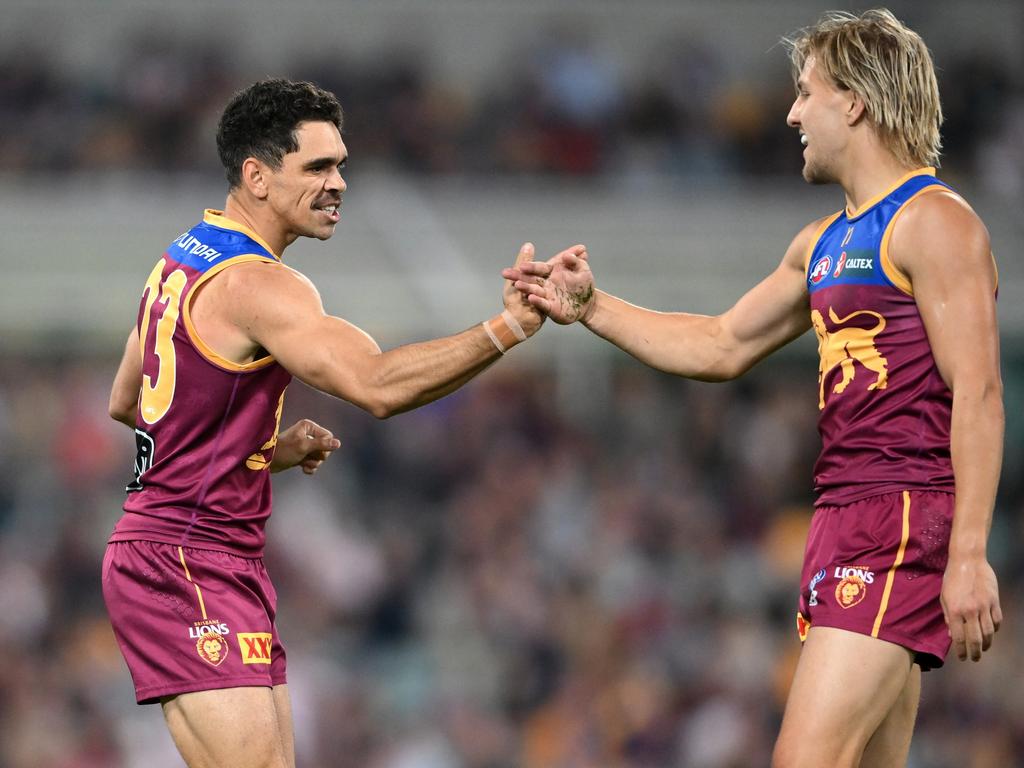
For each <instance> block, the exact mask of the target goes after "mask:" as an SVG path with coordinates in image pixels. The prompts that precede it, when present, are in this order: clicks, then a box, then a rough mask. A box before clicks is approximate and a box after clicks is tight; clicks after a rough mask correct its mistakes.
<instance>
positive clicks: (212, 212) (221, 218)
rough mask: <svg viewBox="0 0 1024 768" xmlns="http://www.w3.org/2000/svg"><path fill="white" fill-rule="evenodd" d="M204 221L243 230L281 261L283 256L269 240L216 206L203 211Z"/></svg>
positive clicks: (243, 232)
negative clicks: (268, 242) (278, 253)
mask: <svg viewBox="0 0 1024 768" xmlns="http://www.w3.org/2000/svg"><path fill="white" fill-rule="evenodd" d="M203 222H204V223H206V224H210V225H212V226H214V227H220V228H221V229H230V230H233V231H235V232H241V233H242V234H243V235H245V236H246V237H251V238H252V239H253V240H255V241H256V242H257V243H259V244H260V245H262V246H263V247H264V248H266V249H267V253H269V254H270V255H271V256H273V257H274V260H275V261H281V257H280V256H278V255H277V254H276V253H274V249H273V248H271V247H270V246H269V245H267V241H266V240H264V239H263V238H262V237H260V236H259V235H257V234H256V233H255V232H253V231H252V230H251V229H249V228H248V227H247V226H245V225H244V224H239V223H238V222H237V221H235V220H234V219H229V218H228V217H227V216H225V215H224V211H218V210H216V209H214V208H207V209H206V210H204V211H203Z"/></svg>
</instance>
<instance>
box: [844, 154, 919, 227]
mask: <svg viewBox="0 0 1024 768" xmlns="http://www.w3.org/2000/svg"><path fill="white" fill-rule="evenodd" d="M916 170H917V168H910V167H908V166H906V165H904V164H903V163H901V162H899V161H898V160H897V159H896V158H895V157H894V156H893V155H892V153H890V152H889V151H887V150H884V149H882V148H880V147H872V148H870V149H868V150H867V151H865V152H863V153H861V156H860V157H858V158H856V159H855V160H853V161H852V162H850V163H849V164H848V167H847V171H846V173H845V174H843V175H842V177H841V178H840V180H839V184H840V186H842V188H843V192H845V193H846V209H847V211H858V210H860V209H861V208H862V207H863V206H864V204H865V203H868V202H870V201H871V200H873V199H874V198H876V197H878V196H879V195H881V194H883V193H885V192H886V190H888V189H891V188H892V187H893V186H894V185H895V184H896V182H898V181H899V180H900V179H902V178H903V177H904V176H906V175H907V174H908V173H912V172H913V171H916Z"/></svg>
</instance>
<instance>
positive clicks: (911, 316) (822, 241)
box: [807, 168, 953, 504]
mask: <svg viewBox="0 0 1024 768" xmlns="http://www.w3.org/2000/svg"><path fill="white" fill-rule="evenodd" d="M939 189H948V187H946V185H945V184H943V183H942V182H940V181H938V180H937V179H936V178H935V176H934V170H933V169H930V168H928V169H922V170H919V171H916V172H914V173H911V174H908V175H907V176H905V177H904V178H902V179H900V181H899V182H897V183H896V184H895V186H894V187H893V188H891V189H890V190H888V191H887V192H885V193H884V194H882V195H880V196H879V197H877V198H875V199H873V200H871V201H869V202H868V203H867V204H865V205H864V206H862V207H861V209H860V210H858V211H856V212H854V213H850V212H848V211H840V212H839V213H836V214H834V215H833V216H831V217H830V218H829V219H827V220H826V221H825V223H824V224H823V225H822V227H821V228H820V230H819V232H818V234H817V236H816V237H815V239H814V242H813V243H812V246H811V249H810V251H809V259H808V262H807V289H808V291H809V293H810V304H811V321H812V323H813V326H814V331H815V333H816V334H817V336H818V352H819V355H820V364H819V369H818V385H819V389H818V407H819V408H820V409H821V415H820V419H819V421H818V429H819V432H820V434H821V441H822V450H821V455H820V456H819V457H818V461H817V464H816V465H815V467H814V483H815V490H816V492H817V494H818V503H819V504H847V503H849V502H852V501H856V500H858V499H863V498H866V497H868V496H874V495H877V494H881V493H888V492H894V491H903V490H912V489H931V490H947V491H952V490H953V465H952V462H951V460H950V437H949V433H950V418H951V413H952V403H953V398H952V394H951V392H950V391H949V388H948V387H947V386H946V384H945V382H943V380H942V377H941V376H940V375H939V371H938V368H937V367H936V365H935V360H934V358H933V357H932V351H931V347H930V345H929V343H928V336H927V334H926V333H925V328H924V323H923V321H922V319H921V315H920V313H919V312H918V309H917V304H916V303H915V301H914V292H913V286H912V285H911V284H910V281H909V279H908V278H907V276H906V275H905V274H903V273H902V272H901V271H899V270H898V269H897V268H896V267H895V265H894V264H893V262H892V260H891V258H890V257H889V253H888V245H889V237H890V235H891V232H892V228H893V225H894V223H895V222H896V220H897V219H898V217H899V216H900V214H901V212H902V211H903V210H904V209H905V207H906V205H907V204H908V203H909V202H910V201H911V200H912V199H914V197H916V196H917V195H921V194H927V193H929V192H933V191H935V190H939Z"/></svg>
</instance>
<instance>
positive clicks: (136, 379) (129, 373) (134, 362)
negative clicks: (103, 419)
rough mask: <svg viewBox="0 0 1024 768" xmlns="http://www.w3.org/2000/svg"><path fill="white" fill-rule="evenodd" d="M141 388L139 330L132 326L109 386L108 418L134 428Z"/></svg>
mask: <svg viewBox="0 0 1024 768" xmlns="http://www.w3.org/2000/svg"><path fill="white" fill-rule="evenodd" d="M141 390H142V354H141V352H140V351H139V332H138V329H136V328H135V327H134V326H133V327H132V330H131V332H130V333H129V334H128V341H126V342H125V345H124V354H123V355H122V356H121V364H120V365H119V366H118V368H117V373H116V374H115V375H114V385H113V386H112V387H111V388H110V403H109V404H108V407H107V410H108V412H109V413H110V418H112V419H114V420H116V421H120V422H121V423H122V424H127V425H128V426H129V427H132V428H133V429H134V427H135V412H136V410H137V409H138V405H139V392H140V391H141Z"/></svg>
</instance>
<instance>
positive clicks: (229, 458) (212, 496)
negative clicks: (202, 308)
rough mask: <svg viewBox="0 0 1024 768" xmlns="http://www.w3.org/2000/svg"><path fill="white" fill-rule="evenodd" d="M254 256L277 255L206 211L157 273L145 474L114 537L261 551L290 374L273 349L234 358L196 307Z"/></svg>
mask: <svg viewBox="0 0 1024 768" xmlns="http://www.w3.org/2000/svg"><path fill="white" fill-rule="evenodd" d="M253 261H258V262H276V261H278V258H277V257H276V256H275V255H274V254H273V252H272V251H271V250H270V248H269V247H268V246H267V245H266V243H264V242H263V241H262V240H261V239H260V238H259V237H258V236H257V235H256V234H255V233H253V232H251V231H249V230H247V229H246V228H245V227H243V226H241V225H240V224H237V223H236V222H233V221H231V220H230V219H227V218H225V217H224V215H223V214H222V213H221V212H220V211H212V210H208V211H206V213H205V215H204V217H203V221H202V222H201V223H200V224H198V225H196V226H195V227H193V228H192V229H191V230H189V231H188V232H186V233H185V234H183V235H182V236H181V237H179V238H178V239H177V240H175V241H174V242H173V243H172V244H171V245H170V246H169V247H168V249H167V251H166V252H165V253H164V255H163V257H162V258H161V259H160V260H159V261H158V262H157V263H156V266H155V267H154V268H153V271H152V272H151V273H150V276H149V280H147V282H146V287H145V289H144V291H143V294H142V301H141V304H140V307H139V318H138V330H139V341H140V343H141V344H140V346H141V350H142V391H141V395H140V397H139V406H138V410H137V412H136V429H135V436H136V445H137V450H138V453H137V456H136V461H135V480H134V481H133V482H132V483H131V484H130V485H129V486H128V488H127V490H128V499H127V501H126V502H125V505H124V511H125V513H124V516H123V517H122V518H121V519H120V520H119V521H118V523H117V525H116V526H115V527H114V533H113V536H112V537H111V539H110V540H111V541H129V540H135V539H143V540H148V541H157V542H164V543H169V544H178V545H182V546H191V547H199V548H207V549H217V550H222V551H227V552H232V553H235V554H239V555H243V556H246V557H259V556H260V555H261V554H262V552H263V544H264V526H265V525H266V521H267V518H268V517H269V516H270V471H269V470H270V462H271V459H272V458H273V455H274V447H275V446H276V445H277V431H278V426H279V421H280V418H281V408H282V406H283V404H284V391H285V388H286V387H287V386H288V383H289V382H290V381H291V375H290V374H289V373H288V372H287V371H286V370H284V368H282V367H281V366H280V365H278V364H277V363H276V362H275V361H274V359H273V358H272V357H269V356H266V357H262V358H260V359H258V360H255V361H253V362H251V363H247V364H244V365H239V364H236V363H233V362H231V361H229V360H225V359H224V358H222V357H220V356H219V355H217V353H216V352H214V351H213V350H212V349H210V348H209V347H208V346H207V345H206V344H204V343H203V340H202V339H201V338H199V335H198V334H197V333H196V329H195V327H194V326H193V325H192V322H191V318H190V315H189V312H190V308H191V302H192V299H193V297H194V296H195V292H196V289H197V288H198V287H199V286H201V285H202V284H203V283H204V282H205V281H207V280H209V279H210V278H212V277H213V276H214V275H216V274H218V273H219V272H221V271H223V270H224V269H229V268H230V267H232V266H234V265H236V264H241V263H245V262H253Z"/></svg>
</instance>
